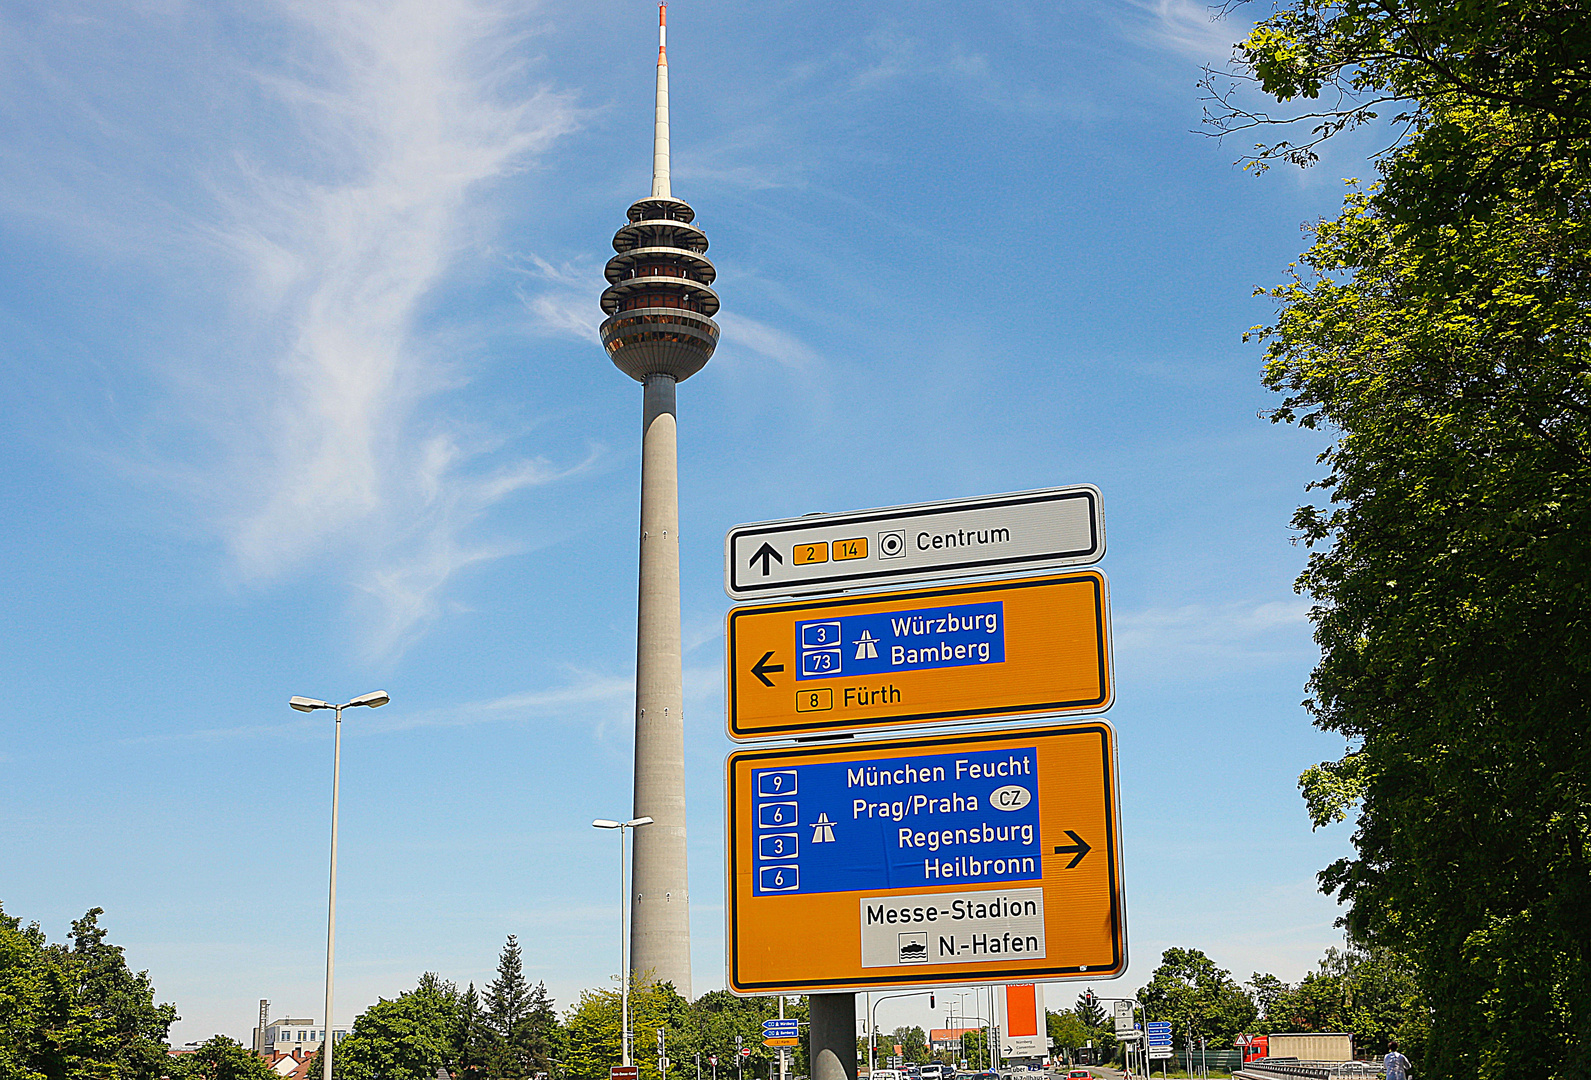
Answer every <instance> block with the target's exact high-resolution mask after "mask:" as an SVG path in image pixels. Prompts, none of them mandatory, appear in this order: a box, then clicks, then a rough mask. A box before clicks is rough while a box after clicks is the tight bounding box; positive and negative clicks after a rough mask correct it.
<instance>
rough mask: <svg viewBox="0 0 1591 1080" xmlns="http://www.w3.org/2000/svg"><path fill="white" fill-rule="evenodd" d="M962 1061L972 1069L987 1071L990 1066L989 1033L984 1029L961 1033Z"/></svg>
mask: <svg viewBox="0 0 1591 1080" xmlns="http://www.w3.org/2000/svg"><path fill="white" fill-rule="evenodd" d="M961 1059H962V1060H963V1061H965V1062H966V1063H967V1064H968V1065H969V1066H970V1067H971V1068H974V1069H987V1068H989V1067H990V1065H989V1061H990V1058H989V1033H988V1032H987V1031H986V1030H984V1029H983V1028H976V1029H974V1030H972V1031H964V1032H962V1033H961Z"/></svg>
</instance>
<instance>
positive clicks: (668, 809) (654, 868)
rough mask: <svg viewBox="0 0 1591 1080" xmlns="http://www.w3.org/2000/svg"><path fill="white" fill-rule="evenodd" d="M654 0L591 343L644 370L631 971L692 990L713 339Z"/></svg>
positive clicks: (636, 375) (704, 262) (708, 272)
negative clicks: (686, 525)
mask: <svg viewBox="0 0 1591 1080" xmlns="http://www.w3.org/2000/svg"><path fill="white" fill-rule="evenodd" d="M666 32H667V31H666V8H665V7H664V6H662V5H660V6H659V8H658V50H657V100H656V111H655V115H654V122H653V134H652V193H651V195H650V196H649V197H647V198H645V199H642V200H640V201H639V202H637V203H635V204H634V205H633V206H631V207H630V210H629V214H628V219H629V220H628V222H627V223H626V224H625V225H624V226H622V227H621V228H620V229H619V231H618V232H617V233H616V234H615V235H614V237H613V250H614V252H615V254H614V256H613V258H611V259H609V260H608V265H607V268H606V270H605V274H606V276H607V279H608V287H607V288H606V289H605V290H604V291H603V293H602V311H603V314H605V315H607V319H606V320H604V322H603V323H602V344H603V347H604V348H605V349H607V352H608V356H609V357H611V358H612V360H613V363H614V364H615V365H616V366H617V367H618V368H619V370H620V371H622V372H624V373H625V374H626V375H628V376H630V377H631V378H632V379H635V380H636V381H638V382H640V383H642V384H643V385H644V387H645V390H644V393H643V407H642V415H641V535H640V549H641V550H640V575H639V590H638V596H637V613H636V648H635V791H634V798H635V801H634V805H633V811H634V816H635V817H650V818H652V820H653V822H654V823H653V824H651V825H648V826H646V827H644V828H640V829H637V830H636V831H635V834H634V836H635V841H634V843H635V846H634V854H633V863H632V865H633V868H634V877H633V881H634V883H635V885H634V892H633V893H632V894H631V896H630V912H631V917H630V918H631V921H630V970H631V971H632V972H634V973H636V974H641V975H650V976H652V977H655V978H656V979H658V980H659V981H663V982H671V983H673V984H674V988H675V989H676V990H678V991H679V992H680V993H681V994H683V995H684V996H685V997H686V998H687V999H688V998H689V997H690V996H691V948H690V945H691V943H690V893H689V888H688V884H689V876H688V872H687V866H686V846H685V718H684V691H683V687H682V682H683V680H682V677H681V649H680V599H679V467H678V443H677V436H678V432H677V426H676V414H675V400H676V389H677V387H678V384H679V383H680V382H681V381H682V380H684V379H687V378H689V377H690V376H692V375H694V374H695V373H696V372H698V371H700V370H701V369H702V367H703V366H705V365H706V363H707V361H708V359H709V358H710V357H711V356H712V355H713V349H714V348H716V347H717V345H718V324H717V323H715V322H713V320H712V316H713V315H715V314H717V312H718V294H717V293H715V292H713V290H712V283H713V279H714V277H715V276H716V271H715V270H714V269H713V264H712V263H711V262H709V261H708V259H707V255H706V252H707V237H706V236H705V235H703V233H702V230H701V229H700V228H699V227H697V226H696V225H695V224H694V221H695V218H696V213H695V211H693V210H692V209H691V208H690V206H689V205H688V204H687V203H685V202H683V201H681V200H679V199H676V198H674V196H673V194H672V192H671V190H670V184H669V130H668V52H667V39H666V37H665V34H666Z"/></svg>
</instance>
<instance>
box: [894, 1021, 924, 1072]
mask: <svg viewBox="0 0 1591 1080" xmlns="http://www.w3.org/2000/svg"><path fill="white" fill-rule="evenodd" d="M888 1042H889V1046H890V1049H891V1050H893V1049H894V1048H895V1047H896V1046H899V1047H900V1048H901V1057H903V1058H905V1059H906V1060H907V1061H914V1062H916V1063H917V1064H919V1065H921V1064H922V1063H923V1062H925V1061H927V1060H928V1036H927V1035H926V1034H925V1033H924V1032H923V1029H922V1028H920V1027H917V1026H916V1025H915V1024H914V1025H912V1026H911V1027H898V1028H896V1029H895V1030H894V1031H892V1032H890V1034H889V1036H888Z"/></svg>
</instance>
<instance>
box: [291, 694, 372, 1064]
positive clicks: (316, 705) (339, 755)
mask: <svg viewBox="0 0 1591 1080" xmlns="http://www.w3.org/2000/svg"><path fill="white" fill-rule="evenodd" d="M391 700H392V699H391V698H389V697H388V696H387V692H386V691H385V690H372V691H371V692H370V693H368V694H360V695H359V696H358V697H356V698H354V699H353V700H352V701H345V702H343V703H342V704H341V705H333V704H332V703H331V702H329V701H318V700H316V699H315V698H307V697H295V698H290V699H289V700H288V702H287V703H288V704H289V705H291V706H292V707H293V708H295V709H297V710H298V711H299V712H314V711H315V710H316V709H331V710H333V711H334V712H336V714H337V724H336V729H335V734H334V735H333V736H332V752H331V884H330V886H329V888H328V890H327V897H326V1037H325V1038H324V1039H322V1040H321V1043H320V1045H321V1052H322V1054H323V1062H322V1068H321V1080H331V1056H332V1043H333V1042H335V1041H336V1040H334V1039H333V1038H332V1032H333V1031H334V1030H335V1029H334V1028H333V1026H332V1022H331V976H332V963H333V961H334V959H335V957H336V953H337V795H338V788H339V786H340V783H341V780H342V760H343V710H344V709H351V708H353V707H354V706H356V705H364V706H368V707H369V708H372V709H376V708H380V707H381V706H382V705H385V704H386V703H387V702H388V701H391Z"/></svg>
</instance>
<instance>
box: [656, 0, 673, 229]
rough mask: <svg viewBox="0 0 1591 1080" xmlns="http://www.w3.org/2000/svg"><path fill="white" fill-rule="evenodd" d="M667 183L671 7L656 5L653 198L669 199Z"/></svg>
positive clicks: (664, 4)
mask: <svg viewBox="0 0 1591 1080" xmlns="http://www.w3.org/2000/svg"><path fill="white" fill-rule="evenodd" d="M671 195H672V192H670V190H669V183H668V4H666V3H661V4H658V5H657V117H656V119H655V120H654V122H653V127H652V197H653V198H665V199H666V198H670V197H671Z"/></svg>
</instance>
